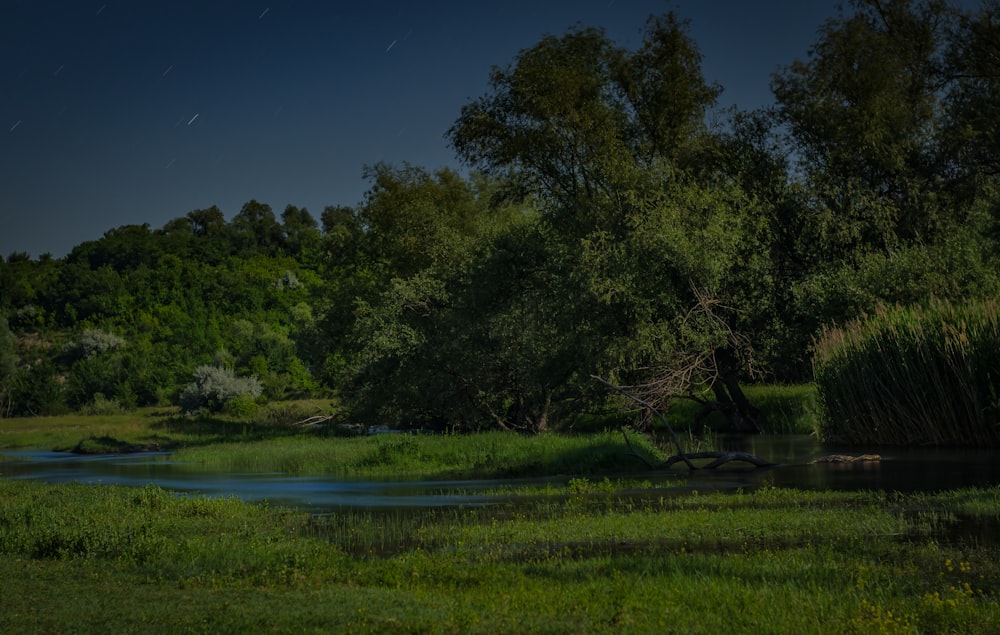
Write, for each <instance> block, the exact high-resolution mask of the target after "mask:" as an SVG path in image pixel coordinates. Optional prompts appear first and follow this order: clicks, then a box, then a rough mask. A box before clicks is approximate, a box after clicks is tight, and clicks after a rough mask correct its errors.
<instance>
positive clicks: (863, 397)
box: [814, 300, 1000, 447]
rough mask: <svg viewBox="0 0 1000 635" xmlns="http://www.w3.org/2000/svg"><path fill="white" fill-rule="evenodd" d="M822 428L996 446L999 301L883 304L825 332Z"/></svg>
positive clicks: (820, 361) (883, 440) (820, 352)
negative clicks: (913, 304)
mask: <svg viewBox="0 0 1000 635" xmlns="http://www.w3.org/2000/svg"><path fill="white" fill-rule="evenodd" d="M814 370H815V378H816V384H817V387H818V391H819V397H820V402H821V404H822V408H823V410H824V422H823V425H822V434H823V436H824V437H826V438H829V439H834V440H839V441H844V442H847V443H853V444H862V445H878V444H890V445H903V444H905V445H928V446H980V447H997V446H998V445H1000V398H998V392H1000V309H998V306H997V302H996V301H995V300H986V301H977V302H966V303H962V304H953V303H950V302H945V301H932V302H929V303H927V304H926V305H923V306H913V307H899V306H897V307H884V306H883V307H880V308H879V309H878V310H877V311H876V312H875V313H874V314H873V315H869V316H865V317H864V318H862V319H859V320H855V321H852V322H850V323H848V324H847V325H845V326H843V327H831V328H827V329H825V330H824V331H823V333H822V336H821V337H820V339H819V341H818V342H817V344H816V351H815V357H814Z"/></svg>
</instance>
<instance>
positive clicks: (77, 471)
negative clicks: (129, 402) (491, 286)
mask: <svg viewBox="0 0 1000 635" xmlns="http://www.w3.org/2000/svg"><path fill="white" fill-rule="evenodd" d="M720 444H721V446H722V447H723V449H727V450H734V451H743V452H750V453H751V454H755V455H757V456H760V457H762V458H765V459H768V460H770V461H773V462H775V463H778V464H779V465H777V466H775V467H769V468H763V469H749V468H748V467H745V466H746V464H739V463H730V464H728V465H727V466H725V467H724V468H723V469H719V470H714V471H708V470H702V471H697V472H694V473H692V474H688V473H687V472H686V471H685V470H682V469H674V470H670V471H669V472H662V471H661V472H655V471H654V472H648V473H645V474H641V475H635V474H630V475H629V476H630V477H632V478H635V477H638V478H641V479H649V480H651V481H652V482H654V483H655V484H656V485H658V486H659V489H660V490H662V492H664V493H670V492H676V493H682V492H687V491H690V490H692V489H697V490H722V491H736V490H738V489H742V490H752V489H754V488H757V487H761V486H777V487H797V488H802V489H817V490H860V489H871V490H887V491H901V492H913V491H941V490H946V489H955V488H959V487H970V486H989V485H998V484H1000V452H997V451H993V450H974V449H973V450H965V449H963V450H955V449H947V450H946V449H913V448H843V447H836V446H830V445H824V444H821V443H819V442H817V441H816V440H815V439H812V438H811V437H807V436H757V437H728V438H722V439H720ZM828 454H852V455H857V454H879V455H881V457H882V460H881V461H880V462H877V463H847V464H836V463H826V464H812V463H810V462H811V461H812V460H814V459H816V458H818V457H820V456H824V455H828ZM0 476H3V477H7V478H25V479H37V480H42V481H47V482H51V483H65V482H73V481H76V482H80V483H96V484H117V485H135V486H141V485H147V484H151V483H152V484H155V485H158V486H160V487H163V488H165V489H169V490H173V491H177V492H181V493H190V494H202V495H207V496H235V497H238V498H241V499H244V500H247V501H254V502H260V501H268V502H270V503H275V504H281V505H287V506H292V507H296V508H300V509H307V510H310V511H312V512H322V511H328V510H334V509H343V508H352V507H353V508H407V507H410V508H413V507H439V506H453V505H482V504H487V503H491V502H498V498H497V497H496V496H495V495H489V496H488V495H487V494H486V490H491V491H493V492H495V491H496V490H498V489H501V488H503V487H509V486H512V485H518V484H528V483H545V482H552V483H556V484H564V483H565V482H566V481H567V480H568V479H569V477H568V476H566V477H553V478H551V479H542V480H539V479H533V480H530V481H529V480H522V481H519V480H511V479H505V480H465V481H400V482H389V481H366V482H363V481H350V480H344V479H338V478H333V477H324V476H289V475H286V474H277V473H274V474H262V473H255V474H231V473H219V472H211V471H205V470H201V469H199V468H197V466H192V465H184V464H179V463H176V462H171V461H170V457H169V455H167V454H163V453H145V454H131V455H111V456H108V455H102V456H79V455H72V454H65V453H59V452H5V453H3V454H2V455H0ZM499 500H503V498H502V497H501V498H500V499H499Z"/></svg>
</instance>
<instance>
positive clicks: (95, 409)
mask: <svg viewBox="0 0 1000 635" xmlns="http://www.w3.org/2000/svg"><path fill="white" fill-rule="evenodd" d="M129 410H130V408H129V407H128V406H127V405H125V404H122V403H121V402H120V401H118V400H117V399H114V398H112V399H108V398H107V397H105V396H104V394H103V393H95V394H94V399H93V401H91V402H90V403H88V404H85V405H84V406H83V407H82V408H80V414H83V415H91V416H98V415H120V414H125V413H127V412H129Z"/></svg>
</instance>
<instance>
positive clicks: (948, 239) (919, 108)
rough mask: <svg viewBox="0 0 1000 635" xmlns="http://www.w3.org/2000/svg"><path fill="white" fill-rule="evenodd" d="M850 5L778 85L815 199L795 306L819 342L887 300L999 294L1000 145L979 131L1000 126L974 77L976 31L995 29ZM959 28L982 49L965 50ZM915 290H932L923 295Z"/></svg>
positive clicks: (875, 0) (915, 8) (861, 1)
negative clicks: (825, 330) (990, 150)
mask: <svg viewBox="0 0 1000 635" xmlns="http://www.w3.org/2000/svg"><path fill="white" fill-rule="evenodd" d="M852 7H853V11H851V12H849V13H842V14H841V15H840V16H838V17H836V18H833V19H830V20H828V21H827V22H826V23H825V24H824V26H823V28H822V29H821V30H820V33H819V39H818V41H817V43H816V44H815V45H814V46H813V47H812V49H811V51H810V54H809V57H808V59H806V60H804V61H795V62H793V63H792V64H791V65H790V66H788V67H787V68H786V69H784V70H783V71H782V72H781V73H779V74H777V75H776V76H775V78H774V82H773V85H772V88H773V90H774V93H775V96H776V98H777V102H778V105H777V110H776V114H777V121H778V122H779V123H780V124H781V125H782V126H783V127H784V130H785V132H786V133H787V137H786V138H787V141H788V144H789V146H790V148H791V151H792V152H793V154H794V155H795V156H796V157H797V158H798V162H797V164H796V165H795V166H794V173H795V174H796V175H797V176H798V178H799V183H800V185H801V187H802V189H803V191H804V196H805V198H804V201H805V204H804V205H802V206H801V207H800V209H799V215H798V219H797V220H796V221H795V224H796V225H797V226H799V227H801V228H802V229H801V233H802V235H803V236H806V237H807V239H808V241H809V242H810V243H811V244H812V246H813V250H814V253H815V254H816V257H814V258H812V259H811V260H810V261H809V262H808V266H807V267H806V269H805V271H804V272H803V275H802V276H801V278H800V279H799V280H798V281H795V282H794V283H793V284H792V285H791V286H790V288H791V289H792V295H793V300H792V302H790V303H788V304H787V306H791V307H793V308H794V311H795V316H794V318H793V319H794V320H796V321H798V322H800V323H801V324H802V325H803V328H802V329H801V331H800V332H811V333H813V334H816V333H818V328H819V326H820V325H821V324H823V323H829V322H834V321H837V322H843V321H845V320H847V319H851V318H854V317H857V316H858V315H859V314H860V312H862V311H871V310H873V309H874V308H875V306H876V304H877V303H879V302H886V303H894V302H909V301H913V300H914V299H915V295H922V296H923V297H927V296H930V295H937V296H939V297H941V296H944V297H957V296H968V295H979V294H982V293H989V292H990V290H991V289H994V288H995V287H996V273H995V271H991V266H990V265H989V259H990V258H991V256H990V255H989V254H991V253H992V252H994V251H995V249H994V247H993V244H992V242H991V240H989V239H988V236H987V229H988V226H989V218H990V213H989V210H990V209H991V208H993V207H994V206H993V204H992V203H991V202H990V201H991V200H993V198H994V195H993V194H992V193H991V191H992V190H993V189H994V186H993V185H991V184H990V181H991V179H990V178H989V177H988V173H987V172H986V171H984V170H983V169H982V162H981V160H980V159H977V158H975V157H976V155H977V154H978V150H977V148H979V147H981V146H980V145H979V142H980V141H983V140H984V139H987V138H988V137H989V133H988V132H986V133H983V134H980V132H979V131H980V130H988V126H990V125H993V124H991V123H986V122H985V121H984V120H983V119H981V118H980V116H979V113H980V112H981V111H980V108H986V106H985V104H984V103H983V102H980V101H978V100H979V97H975V96H974V95H977V94H978V95H980V96H983V95H987V94H988V93H989V90H988V89H987V90H986V91H985V92H983V91H980V88H983V87H984V86H985V85H986V84H988V81H987V82H985V83H983V82H981V81H980V80H979V79H970V78H966V77H963V75H964V74H965V72H968V73H969V75H970V77H971V76H973V75H975V74H976V73H977V72H976V71H975V70H972V69H974V68H976V62H974V61H973V60H974V59H976V58H977V56H979V58H980V59H982V58H981V55H982V53H980V52H979V51H980V50H982V51H987V50H989V47H988V46H987V45H986V43H985V41H984V40H982V39H976V35H975V33H979V34H980V35H983V36H984V37H986V40H988V39H989V36H987V35H986V32H988V31H989V29H988V28H983V29H977V28H974V27H973V26H972V25H973V24H974V23H976V21H975V20H974V19H972V20H970V19H964V20H961V19H960V17H961V14H960V13H959V12H958V11H956V10H955V9H953V8H952V7H950V6H949V5H948V4H947V3H945V2H943V1H939V0H919V1H917V0H885V1H881V0H855V1H854V2H853V3H852ZM988 13H989V9H988V7H987V9H986V10H984V11H983V12H982V13H980V14H979V15H980V16H981V17H982V19H984V20H986V22H985V23H980V26H983V25H984V24H988V22H989V19H988V18H986V17H984V16H986V15H988ZM961 25H964V26H961ZM956 29H958V32H960V33H964V35H963V36H962V37H961V38H959V39H960V40H964V41H968V42H976V46H977V47H979V48H978V49H977V52H975V53H973V52H971V50H970V49H968V48H966V46H965V45H964V44H959V43H958V40H956V37H955V35H954V34H955V33H956ZM962 51H966V53H968V54H966V53H963V52H962ZM949 59H950V60H951V62H950V66H949ZM959 68H962V69H966V70H963V71H957V70H956V69H959ZM986 72H987V73H988V71H986ZM971 104H976V106H974V107H973V108H972V109H967V106H969V105H971ZM972 111H976V113H977V114H973V112H972ZM987 118H988V115H987ZM984 126H986V127H985V128H984ZM914 280H922V281H924V282H925V283H926V286H925V287H924V288H923V293H922V294H921V293H919V292H915V289H914V286H913V284H912V282H911V281H914Z"/></svg>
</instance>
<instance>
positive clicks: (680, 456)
mask: <svg viewBox="0 0 1000 635" xmlns="http://www.w3.org/2000/svg"><path fill="white" fill-rule="evenodd" d="M591 377H593V378H594V379H596V380H597V381H599V382H601V383H602V384H604V385H605V386H607V387H608V388H610V389H611V390H613V391H615V392H617V393H618V394H620V395H624V396H625V397H628V398H629V399H631V400H632V401H635V402H636V403H638V404H639V405H641V406H643V407H645V408H648V409H649V411H650V412H652V413H653V414H654V415H656V416H657V417H659V418H660V420H661V421H662V422H663V425H664V427H666V429H667V432H669V433H670V437H671V439H672V440H673V442H674V447H676V448H677V454H675V455H674V456H671V457H670V458H668V459H667V460H666V461H661V462H659V463H653V462H651V461H649V460H648V459H647V458H646V457H644V456H642V455H641V454H639V453H638V452H636V451H635V448H634V447H632V441H631V440H629V438H628V434H627V433H626V432H625V428H624V427H623V428H622V436H623V437H625V445H627V446H628V449H629V454H630V455H631V456H634V457H636V458H637V459H639V460H640V461H642V462H643V463H645V464H646V466H647V467H648V468H650V469H665V468H669V467H671V466H673V465H674V464H676V463H680V462H683V463H684V464H685V465H687V467H688V469H689V470H691V471H694V470H698V469H703V470H714V469H715V468H717V467H719V466H721V465H725V464H726V463H729V462H731V461H743V462H746V463H750V464H751V465H753V466H755V467H769V466H772V465H774V463H771V462H770V461H765V460H764V459H762V458H760V457H758V456H755V455H753V454H749V453H747V452H685V451H684V448H683V447H682V446H681V442H680V439H678V438H677V434H676V433H674V429H673V428H671V427H670V424H669V423H668V422H667V418H666V417H665V416H663V413H661V412H660V411H659V410H657V409H656V408H654V407H653V405H652V404H650V403H649V402H647V401H645V400H643V399H640V398H639V397H636V396H635V395H632V394H630V393H629V392H628V391H627V390H625V389H624V388H622V387H620V386H616V385H614V384H612V383H611V382H609V381H606V380H604V379H602V378H600V377H597V376H595V375H591ZM692 459H694V460H700V459H713V460H712V461H710V462H709V463H707V464H705V465H702V466H697V465H695V464H694V463H692V462H691V460H692Z"/></svg>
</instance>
